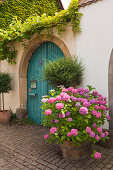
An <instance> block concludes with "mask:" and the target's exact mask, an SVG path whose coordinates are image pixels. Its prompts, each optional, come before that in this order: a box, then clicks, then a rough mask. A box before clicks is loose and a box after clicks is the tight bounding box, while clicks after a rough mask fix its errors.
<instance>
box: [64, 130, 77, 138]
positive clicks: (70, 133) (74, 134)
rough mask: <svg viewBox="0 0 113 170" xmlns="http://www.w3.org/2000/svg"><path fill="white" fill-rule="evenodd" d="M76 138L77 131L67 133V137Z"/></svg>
mask: <svg viewBox="0 0 113 170" xmlns="http://www.w3.org/2000/svg"><path fill="white" fill-rule="evenodd" d="M72 135H73V136H77V135H78V131H77V129H71V132H68V133H67V136H68V137H71V136H72Z"/></svg>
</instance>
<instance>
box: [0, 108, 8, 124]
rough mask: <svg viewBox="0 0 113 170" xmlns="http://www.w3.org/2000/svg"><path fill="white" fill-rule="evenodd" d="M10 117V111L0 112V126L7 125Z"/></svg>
mask: <svg viewBox="0 0 113 170" xmlns="http://www.w3.org/2000/svg"><path fill="white" fill-rule="evenodd" d="M10 117H11V111H10V110H4V111H0V123H1V124H8V123H9V120H10Z"/></svg>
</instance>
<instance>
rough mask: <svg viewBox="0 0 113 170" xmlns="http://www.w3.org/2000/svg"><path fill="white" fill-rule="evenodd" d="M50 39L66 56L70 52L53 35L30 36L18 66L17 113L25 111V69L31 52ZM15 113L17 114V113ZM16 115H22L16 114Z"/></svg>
mask: <svg viewBox="0 0 113 170" xmlns="http://www.w3.org/2000/svg"><path fill="white" fill-rule="evenodd" d="M46 41H50V42H53V43H55V44H56V45H57V46H59V47H60V49H61V50H62V52H63V53H64V55H65V57H66V58H69V57H70V52H69V50H68V48H67V46H66V45H65V43H64V42H63V41H62V40H61V39H60V38H58V37H57V36H55V35H51V36H50V37H48V38H47V36H45V35H43V36H40V37H38V38H37V37H36V36H34V37H32V38H31V40H29V42H28V44H27V46H26V48H25V50H24V53H23V55H22V56H21V61H20V66H19V97H20V108H19V109H17V110H18V113H21V114H25V113H26V111H27V70H28V66H29V60H30V58H31V57H32V54H33V52H34V51H35V50H36V49H37V48H38V47H39V46H40V44H42V43H44V42H46ZM18 113H17V114H18ZM18 117H22V115H21V116H18Z"/></svg>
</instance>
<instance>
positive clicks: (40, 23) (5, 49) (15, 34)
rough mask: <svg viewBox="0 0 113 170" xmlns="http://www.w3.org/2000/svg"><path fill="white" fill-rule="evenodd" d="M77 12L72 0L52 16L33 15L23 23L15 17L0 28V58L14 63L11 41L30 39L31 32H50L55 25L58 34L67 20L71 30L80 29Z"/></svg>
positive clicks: (75, 4)
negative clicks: (67, 5) (65, 8)
mask: <svg viewBox="0 0 113 170" xmlns="http://www.w3.org/2000/svg"><path fill="white" fill-rule="evenodd" d="M81 15H82V14H81V13H79V12H78V0H72V1H71V3H70V6H69V8H68V9H67V10H62V11H60V12H58V13H56V14H55V15H54V16H47V15H46V14H43V15H41V16H39V15H33V16H30V17H28V18H27V19H26V21H25V22H24V23H22V22H21V21H20V20H18V19H17V17H15V18H14V19H13V21H12V23H11V24H10V25H9V28H8V29H7V30H2V29H1V30H0V38H1V41H0V60H7V61H8V62H9V63H15V57H16V51H15V50H14V49H13V43H14V42H16V41H20V42H24V40H25V39H30V37H31V36H32V35H33V34H36V35H37V36H38V35H39V34H41V33H42V31H43V33H44V34H47V35H49V34H52V32H53V28H54V27H55V26H56V28H57V30H58V34H59V35H61V33H62V32H63V31H65V25H66V23H67V21H69V20H70V21H71V26H72V30H73V32H74V33H75V32H79V31H80V27H79V24H80V17H81Z"/></svg>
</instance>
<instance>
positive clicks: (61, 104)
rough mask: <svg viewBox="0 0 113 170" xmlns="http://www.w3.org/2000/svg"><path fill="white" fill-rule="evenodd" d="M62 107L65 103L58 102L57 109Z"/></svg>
mask: <svg viewBox="0 0 113 170" xmlns="http://www.w3.org/2000/svg"><path fill="white" fill-rule="evenodd" d="M62 108H64V104H63V103H57V104H56V109H58V110H59V109H62Z"/></svg>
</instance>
